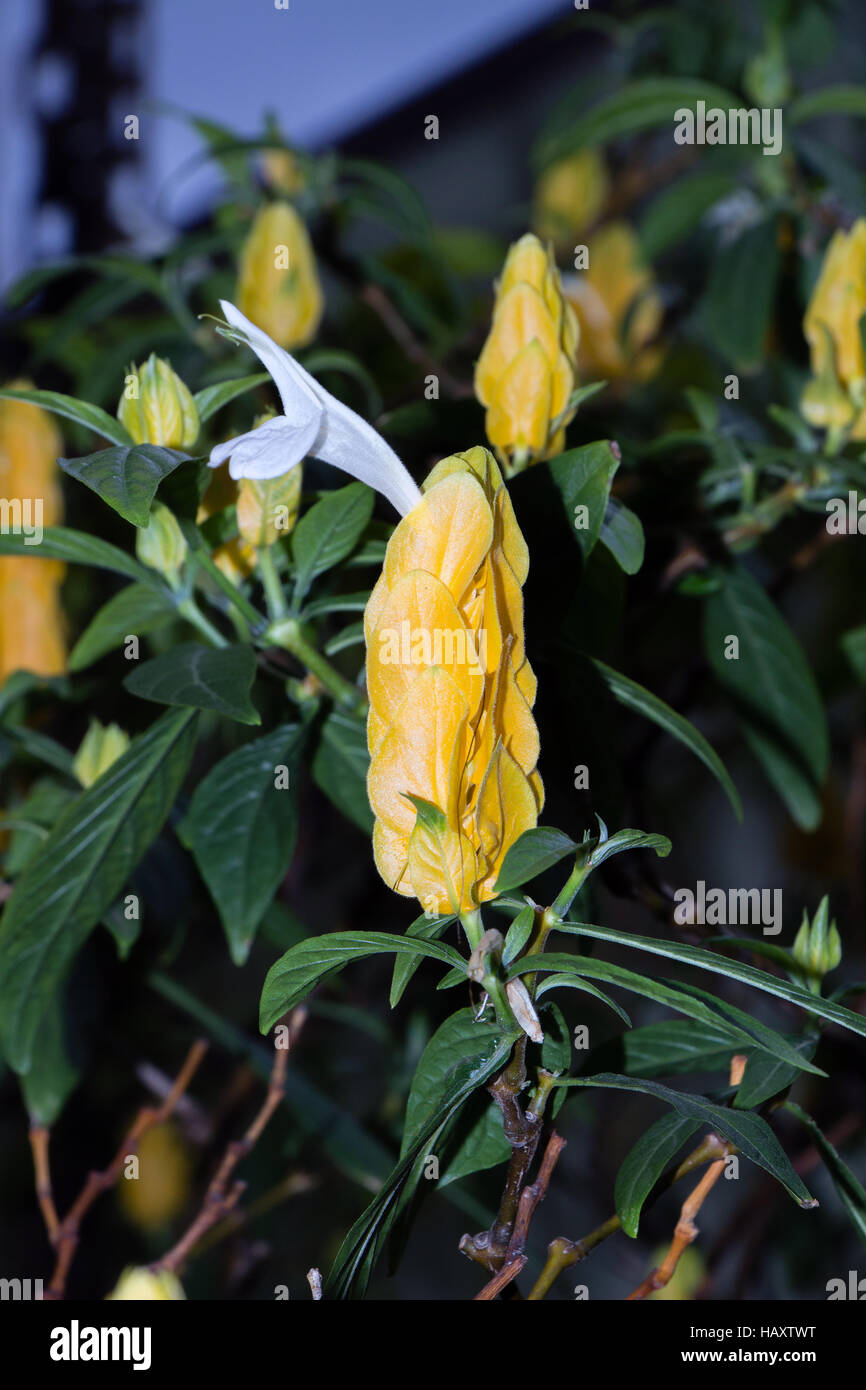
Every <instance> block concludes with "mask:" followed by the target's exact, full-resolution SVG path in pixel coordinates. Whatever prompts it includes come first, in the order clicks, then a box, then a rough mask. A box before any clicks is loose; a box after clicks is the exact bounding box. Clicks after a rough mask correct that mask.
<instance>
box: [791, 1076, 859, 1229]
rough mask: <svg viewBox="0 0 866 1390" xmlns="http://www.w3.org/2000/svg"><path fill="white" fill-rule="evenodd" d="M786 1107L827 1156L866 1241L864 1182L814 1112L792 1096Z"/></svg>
mask: <svg viewBox="0 0 866 1390" xmlns="http://www.w3.org/2000/svg"><path fill="white" fill-rule="evenodd" d="M785 1109H786V1110H788V1111H790V1113H791V1114H792V1115H796V1117H797V1119H798V1120H799V1121H800V1123H801V1124H803V1125H805V1127H806V1129H807V1130H808V1131H809V1134H810V1135H811V1136H812V1140H813V1142H814V1144H815V1148H816V1149H817V1150H818V1152H819V1154H820V1155H821V1157H822V1159H823V1160H824V1165H825V1167H826V1169H827V1171H828V1173H829V1174H830V1177H831V1178H832V1179H833V1184H834V1186H835V1188H836V1191H837V1192H838V1193H839V1196H840V1197H841V1199H842V1203H843V1205H844V1207H845V1210H846V1211H847V1213H848V1215H849V1216H850V1218H851V1224H852V1225H853V1227H854V1229H855V1231H856V1232H857V1234H858V1236H859V1237H860V1239H861V1241H862V1242H863V1244H864V1245H866V1191H864V1189H863V1184H862V1183H861V1182H860V1181H859V1180H858V1179H857V1178H856V1177H855V1176H854V1174H853V1173H852V1172H851V1169H850V1168H849V1167H848V1165H847V1163H845V1161H844V1160H843V1159H842V1157H841V1155H840V1154H839V1153H838V1151H837V1150H836V1148H834V1146H833V1145H832V1144H831V1143H830V1140H829V1139H828V1138H827V1136H826V1134H824V1133H823V1132H822V1130H820V1129H819V1128H818V1126H817V1125H816V1123H815V1121H814V1120H813V1119H812V1117H811V1115H807V1114H806V1112H805V1110H801V1109H800V1107H799V1105H795V1104H794V1102H793V1101H790V1100H789V1101H787V1102H786V1104H785Z"/></svg>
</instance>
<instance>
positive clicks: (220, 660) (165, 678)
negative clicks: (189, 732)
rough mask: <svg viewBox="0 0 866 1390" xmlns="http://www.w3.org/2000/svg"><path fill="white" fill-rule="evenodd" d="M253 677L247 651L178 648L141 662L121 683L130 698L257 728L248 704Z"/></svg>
mask: <svg viewBox="0 0 866 1390" xmlns="http://www.w3.org/2000/svg"><path fill="white" fill-rule="evenodd" d="M255 674H256V657H255V652H254V651H253V649H252V647H247V646H241V645H237V646H233V647H219V648H214V647H205V646H202V644H201V643H199V642H181V643H179V644H178V646H176V647H172V648H171V650H170V651H167V652H163V653H162V654H161V655H160V656H155V657H152V658H151V660H150V661H144V662H142V664H141V665H140V666H139V667H137V669H136V670H134V671H131V672H130V674H129V675H128V676H127V677H126V679H125V680H124V682H123V683H124V685H125V686H126V688H127V690H129V691H131V692H132V694H133V695H138V696H139V697H140V698H141V699H142V700H154V701H155V702H156V703H157V704H158V705H187V706H189V707H190V708H192V709H212V710H216V712H217V713H218V714H225V715H227V716H228V717H229V718H230V719H237V720H238V722H239V723H241V724H260V723H261V722H262V721H261V715H260V714H259V712H258V710H257V709H256V708H255V706H254V705H253V704H252V702H251V701H250V690H251V688H252V684H253V679H254V677H255Z"/></svg>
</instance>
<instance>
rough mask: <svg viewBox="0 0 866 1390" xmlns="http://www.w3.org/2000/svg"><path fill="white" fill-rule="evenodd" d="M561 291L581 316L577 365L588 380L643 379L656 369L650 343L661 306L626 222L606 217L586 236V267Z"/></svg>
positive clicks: (656, 350)
mask: <svg viewBox="0 0 866 1390" xmlns="http://www.w3.org/2000/svg"><path fill="white" fill-rule="evenodd" d="M564 283H565V292H566V294H567V295H568V297H569V300H570V301H571V304H572V305H573V307H574V309H575V312H576V313H577V317H578V319H579V320H580V349H579V352H578V367H579V370H580V374H581V377H583V378H584V379H586V380H587V381H617V380H627V381H646V380H648V378H649V377H651V376H653V375H654V374H655V372H656V371H657V370H658V368H659V365H660V363H661V360H662V349H661V348H660V347H659V346H657V345H655V344H654V339H655V338H656V337H657V335H658V332H659V329H660V328H661V323H662V318H663V315H664V309H663V306H662V301H661V296H660V295H659V293H658V290H657V289H656V283H655V277H654V276H653V273H652V270H651V269H650V267H649V266H647V265H646V264H645V263H644V261H643V259H642V257H641V253H640V246H639V243H638V239H637V236H636V235H635V233H634V231H633V230H632V228H631V227H630V226H629V225H628V223H627V222H608V223H607V224H606V225H605V226H603V227H600V228H599V230H598V231H597V232H594V233H593V235H592V238H591V240H590V242H589V267H588V269H587V270H586V271H584V272H583V273H582V274H580V275H569V276H568V277H567V279H566V280H565V282H564Z"/></svg>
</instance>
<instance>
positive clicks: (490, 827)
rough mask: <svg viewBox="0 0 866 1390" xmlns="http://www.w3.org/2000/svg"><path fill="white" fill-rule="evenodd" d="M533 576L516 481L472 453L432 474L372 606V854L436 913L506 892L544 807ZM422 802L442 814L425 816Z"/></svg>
mask: <svg viewBox="0 0 866 1390" xmlns="http://www.w3.org/2000/svg"><path fill="white" fill-rule="evenodd" d="M528 567H529V556H528V553H527V549H526V543H525V541H524V539H523V536H522V534H521V532H520V529H519V527H518V525H517V521H516V519H515V516H514V511H513V509H512V506H511V500H510V498H509V496H508V492H507V490H506V488H505V486H504V484H503V482H502V475H501V473H500V471H499V469H498V467H497V466H496V463H495V461H494V459H493V457H492V455H491V454H489V453H488V451H487V450H486V449H481V448H475V449H470V450H469V451H468V452H467V453H465V454H455V455H453V456H452V457H450V458H446V459H443V460H442V461H441V463H439V464H437V465H436V467H435V468H434V469H433V471H432V472H431V473H430V475H429V477H428V478H427V481H426V483H425V484H424V489H423V496H422V498H421V501H420V502H418V503H417V504H416V505H415V506H414V507H413V508H412V509H411V510H410V511H409V512H408V514H407V515H405V516H404V517H403V519H402V520H401V521H400V523H399V524H398V526H397V527H396V529H395V531H394V533H393V535H392V537H391V539H390V541H389V543H388V548H387V552H386V555H385V562H384V567H383V570H382V574H381V576H380V578H379V580H378V582H377V584H376V586H375V588H374V589H373V592H372V594H371V595H370V600H369V602H368V604H367V609H366V612H365V615H364V628H365V636H366V641H367V689H368V693H369V697H370V713H369V716H368V721H367V741H368V745H369V749H370V754H371V762H370V768H369V773H368V778H367V790H368V794H369V798H370V805H371V806H372V808H373V811H374V814H375V816H376V824H375V827H374V830H373V851H374V855H375V859H376V865H377V868H378V869H379V872H380V874H381V875H382V877H383V879H384V880H385V882H386V883H387V884H388V885H389V886H390V887H391V888H393V889H395V890H396V892H398V893H401V894H403V895H404V896H406V897H417V898H418V899H419V901H420V902H421V904H422V906H423V907H424V909H425V910H427V911H432V912H457V911H467V910H471V909H472V908H474V907H475V906H477V905H478V903H481V902H484V901H486V900H488V899H489V898H492V897H493V896H494V891H493V888H494V884H495V882H496V879H497V877H498V875H499V870H500V868H501V865H502V861H503V858H504V857H505V853H506V851H507V850H508V848H509V847H510V846H511V845H512V844H513V843H514V841H515V840H516V839H517V838H518V836H519V835H521V834H522V833H523V831H524V830H527V829H529V828H530V827H531V826H534V825H535V824H536V821H537V818H538V813H539V811H540V809H541V806H542V804H543V795H544V794H543V788H542V784H541V779H540V777H539V775H538V772H537V771H536V763H537V760H538V730H537V728H536V725H535V720H534V718H533V715H532V705H533V703H534V701H535V687H536V681H535V677H534V675H533V673H532V670H531V668H530V666H529V663H528V661H527V660H526V653H525V649H524V634H523V594H522V592H521V589H522V585H523V583H524V581H525V579H526V574H527V570H528ZM410 797H417V798H419V799H421V800H422V801H425V802H428V803H432V804H433V806H435V807H437V808H438V812H439V813H440V814H439V815H438V816H435V817H433V821H432V822H431V820H430V818H429V817H424V816H421V815H418V816H417V823H416V806H415V804H414V803H413V801H412V800H410V799H409V798H410Z"/></svg>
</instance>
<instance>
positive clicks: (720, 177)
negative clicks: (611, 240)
mask: <svg viewBox="0 0 866 1390" xmlns="http://www.w3.org/2000/svg"><path fill="white" fill-rule="evenodd" d="M735 187H736V178H735V176H734V174H733V173H731V172H730V171H728V172H727V173H725V172H716V171H715V170H708V171H704V170H700V171H698V172H697V173H694V174H688V175H686V177H685V178H682V179H677V180H676V182H675V183H672V184H671V185H670V186H669V187H668V188H666V189H664V191H663V192H662V193H659V194H658V196H657V197H655V198H654V199H653V201H652V202H651V203H650V205H649V208H648V209H647V211H646V212H645V213H644V216H643V220H642V222H641V224H640V239H641V246H642V248H643V253H644V255H645V256H646V258H647V260H649V261H651V260H653V259H654V258H655V257H656V256H658V255H659V253H660V252H662V251H666V250H668V248H669V247H671V246H675V245H676V243H677V242H678V241H681V240H682V239H683V237H686V236H688V235H689V233H690V232H692V231H693V230H694V229H695V227H696V226H697V225H698V223H699V222H700V220H701V218H702V217H703V216H704V213H705V212H707V211H708V210H709V209H710V208H711V207H712V206H713V204H714V203H717V202H718V201H719V199H720V198H724V197H725V196H726V195H727V194H728V193H730V192H731V191H732V189H734V188H735Z"/></svg>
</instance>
